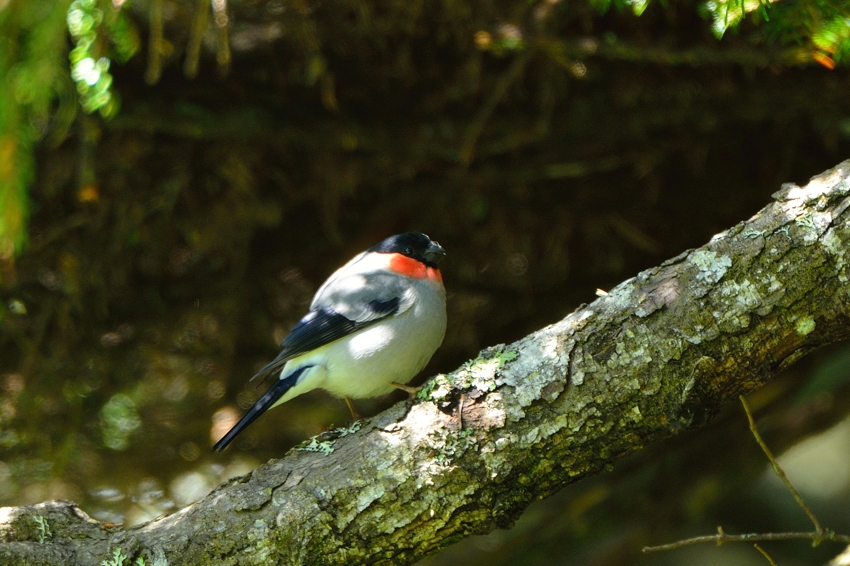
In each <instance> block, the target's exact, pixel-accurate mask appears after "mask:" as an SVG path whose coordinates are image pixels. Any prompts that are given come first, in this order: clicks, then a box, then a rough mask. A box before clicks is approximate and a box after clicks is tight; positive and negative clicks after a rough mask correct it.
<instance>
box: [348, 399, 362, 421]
mask: <svg viewBox="0 0 850 566" xmlns="http://www.w3.org/2000/svg"><path fill="white" fill-rule="evenodd" d="M343 399H345V404H346V405H348V410H349V411H351V418H352V419H354V420H355V421H359V420H363V417H361V416H360V415H359V414H358V413H357V409H355V408H354V403H352V402H351V398H350V397H348V396H347V395H346V396H345V397H343Z"/></svg>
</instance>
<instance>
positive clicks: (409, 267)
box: [388, 254, 443, 283]
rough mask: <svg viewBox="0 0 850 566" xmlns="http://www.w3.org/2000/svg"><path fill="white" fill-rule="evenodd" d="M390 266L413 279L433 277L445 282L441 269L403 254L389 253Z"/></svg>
mask: <svg viewBox="0 0 850 566" xmlns="http://www.w3.org/2000/svg"><path fill="white" fill-rule="evenodd" d="M388 263H389V266H388V267H389V268H390V269H392V270H393V271H395V272H396V273H400V274H401V275H404V276H406V277H411V278H413V279H431V280H433V281H439V282H440V283H442V282H443V275H442V274H441V273H440V270H439V269H435V268H433V267H428V266H427V265H425V264H424V263H422V262H421V261H418V260H415V259H413V258H410V257H407V256H406V255H402V254H389V262H388Z"/></svg>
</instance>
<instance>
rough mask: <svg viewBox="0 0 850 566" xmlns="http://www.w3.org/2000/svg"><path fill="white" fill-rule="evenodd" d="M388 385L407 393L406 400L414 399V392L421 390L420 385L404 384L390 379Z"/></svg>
mask: <svg viewBox="0 0 850 566" xmlns="http://www.w3.org/2000/svg"><path fill="white" fill-rule="evenodd" d="M390 385H392V386H393V387H395V388H396V389H401V390H402V391H404V392H406V393H407V395H408V400H413V399H415V398H416V394H417V393H419V391H421V390H422V386H421V385H420V386H419V387H413V386H412V385H406V384H404V383H399V382H397V381H390Z"/></svg>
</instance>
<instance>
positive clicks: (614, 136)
mask: <svg viewBox="0 0 850 566" xmlns="http://www.w3.org/2000/svg"><path fill="white" fill-rule="evenodd" d="M0 6H4V4H3V1H2V0H0ZM116 6H117V7H116ZM701 6H703V5H702V4H699V3H694V2H687V1H686V2H678V3H671V2H665V3H662V2H652V3H650V2H625V1H624V2H622V3H620V2H619V0H613V2H611V3H607V2H606V3H596V4H589V3H567V2H556V1H551V0H545V1H534V2H528V1H527V0H516V1H514V2H489V1H481V2H458V1H451V0H448V1H439V2H438V1H424V2H409V1H406V0H405V1H398V0H380V1H374V2H358V1H354V0H350V1H340V2H334V3H312V2H305V1H303V0H297V1H293V2H280V1H278V0H251V1H244V2H242V1H240V2H235V1H234V2H230V3H227V2H223V1H216V2H203V1H197V2H196V1H191V0H134V1H133V2H132V3H126V4H124V3H121V2H108V1H101V0H98V1H97V2H94V1H93V0H76V1H74V2H70V1H65V2H59V3H48V2H46V1H34V2H30V1H27V2H21V1H20V0H18V1H16V0H11V1H10V2H8V3H6V4H5V7H3V8H0V26H2V31H3V40H2V41H3V42H4V44H3V49H0V65H2V68H0V74H5V73H7V72H8V73H9V76H10V77H12V79H13V80H12V82H11V83H10V84H12V85H15V87H14V88H7V89H3V90H0V97H2V99H0V100H2V102H0V140H2V144H0V176H2V181H3V182H2V185H0V199H5V200H0V236H3V235H5V236H3V237H6V238H7V241H12V242H13V244H6V247H5V248H2V247H0V451H2V452H0V453H1V454H2V455H1V456H0V504H8V503H22V502H36V501H40V500H43V499H47V498H53V497H67V498H71V499H75V500H77V501H79V502H81V503H82V504H83V505H84V508H86V509H87V510H88V511H90V512H91V513H92V514H93V515H94V516H96V517H97V518H99V519H102V520H112V521H115V522H120V521H121V520H127V521H128V522H138V521H142V520H146V519H147V518H150V517H153V516H156V515H158V514H159V513H161V512H165V511H168V510H172V509H174V508H175V507H176V506H178V505H181V504H184V503H185V502H187V501H190V500H191V499H192V497H196V496H197V495H198V494H199V493H203V492H204V490H208V489H210V488H211V487H213V486H214V485H215V484H216V483H217V482H218V481H221V479H223V478H226V477H229V476H230V475H233V474H235V473H243V472H244V471H245V470H247V469H250V468H251V467H252V466H254V465H256V463H257V462H258V461H260V460H264V459H267V458H269V457H273V456H279V455H280V454H282V453H283V452H284V451H285V450H286V449H288V448H289V447H291V446H292V445H293V444H295V443H297V442H300V441H302V440H304V439H305V438H306V437H308V436H310V435H312V434H315V433H318V432H321V431H322V430H323V429H324V428H325V427H327V426H329V425H330V424H331V423H336V424H344V422H345V421H346V419H347V418H348V417H347V410H346V408H345V405H344V404H342V403H340V402H336V401H333V400H329V399H328V398H327V397H326V396H323V395H321V394H316V395H310V396H305V397H304V398H301V399H299V400H298V401H296V402H292V403H288V404H287V405H286V407H284V408H279V409H275V411H273V412H272V413H270V414H269V415H268V416H267V417H264V418H263V419H260V420H259V421H258V422H257V423H256V424H255V425H253V426H252V428H251V429H249V430H248V431H247V433H246V434H245V435H244V436H243V437H240V439H239V441H238V442H237V443H236V445H235V446H234V448H233V449H232V450H230V451H228V453H226V454H225V455H224V456H222V457H220V458H216V459H213V458H210V457H209V456H208V455H207V451H208V448H209V446H210V444H211V437H212V436H214V435H216V434H220V431H219V432H216V431H217V430H218V429H220V428H221V427H223V426H226V423H227V422H228V419H230V420H232V419H233V418H235V417H236V416H238V415H239V413H240V411H242V410H244V408H245V407H246V406H247V405H249V404H250V402H251V400H252V399H253V398H254V396H255V395H256V391H254V390H253V389H252V386H250V385H248V384H247V383H246V379H245V378H246V377H247V376H249V375H251V374H252V373H253V370H254V369H255V368H256V367H257V365H258V364H259V365H262V364H263V363H264V362H266V361H268V359H269V357H270V356H273V355H274V352H275V346H276V344H277V343H279V341H280V340H281V339H282V338H283V336H284V335H285V333H286V331H287V330H288V329H289V328H290V327H291V325H292V324H293V323H294V322H295V321H296V320H297V319H298V318H299V317H300V316H301V315H302V314H303V312H304V311H305V309H306V308H307V305H308V304H309V301H310V297H311V295H312V293H313V292H314V291H315V289H316V287H317V285H318V284H319V283H321V281H322V280H324V278H325V277H327V275H328V274H329V273H331V272H332V271H333V269H335V268H336V267H338V266H339V265H340V264H341V263H342V262H343V261H345V260H346V259H348V258H350V257H351V256H352V255H353V254H354V253H357V252H358V251H360V250H362V249H364V248H365V247H368V246H369V245H372V244H374V243H375V242H376V241H378V240H379V239H381V238H382V237H385V236H386V235H387V234H390V233H393V232H397V231H402V230H408V229H419V230H422V231H424V232H426V233H428V234H430V235H431V236H433V237H434V238H436V239H437V240H439V241H440V242H441V243H442V244H443V245H444V246H446V247H447V249H448V250H449V256H448V258H447V260H446V262H445V264H444V265H445V280H446V283H447V288H448V290H449V294H450V295H449V309H450V312H449V324H450V326H449V329H448V334H447V337H446V341H445V345H444V346H443V348H441V350H440V351H439V352H438V354H437V356H436V357H435V359H434V360H433V362H432V365H431V366H430V367H429V368H428V370H427V371H426V373H428V371H431V372H433V371H438V370H440V371H443V370H449V369H451V368H452V367H455V366H456V365H457V364H458V363H460V362H462V361H463V360H465V359H467V358H468V357H470V356H472V355H474V354H475V352H476V351H477V350H478V349H480V348H482V347H484V346H487V345H491V344H494V343H498V342H507V341H510V340H513V339H517V338H519V337H521V336H523V335H524V334H525V333H527V332H529V331H531V330H533V329H535V328H538V327H540V326H542V325H544V324H547V323H550V322H552V321H553V320H556V319H557V318H559V317H561V316H563V315H565V314H566V313H567V312H569V311H570V310H571V309H572V308H574V307H575V306H576V305H577V304H579V303H581V302H587V301H590V300H592V299H593V297H594V294H593V290H594V289H595V288H597V287H601V288H606V287H609V286H612V285H614V284H616V283H618V282H619V281H621V280H622V279H624V278H626V277H630V276H633V275H634V274H635V273H636V272H638V271H639V270H640V269H643V268H646V267H647V266H650V265H655V264H657V263H658V262H659V261H662V260H663V259H665V258H666V257H671V256H673V255H676V254H678V253H679V252H681V251H682V249H684V248H687V247H690V246H697V245H701V244H703V243H704V242H705V241H706V240H707V239H708V238H709V237H710V236H711V234H714V233H716V232H717V231H719V230H722V229H725V228H727V227H729V226H731V225H733V224H734V223H736V222H738V221H740V220H742V219H743V218H746V217H747V216H749V215H750V214H751V213H752V212H754V211H755V210H756V209H758V208H760V207H761V206H763V205H764V204H765V203H766V202H767V201H768V199H769V195H770V194H771V193H772V192H774V191H775V190H776V189H777V188H778V187H779V184H780V183H782V182H787V181H790V180H794V181H797V182H802V181H804V180H805V178H806V177H807V176H808V175H811V174H814V173H818V172H820V171H822V170H823V169H826V168H827V167H830V166H833V165H835V163H837V162H838V161H839V160H841V159H843V158H845V157H846V155H847V154H848V153H850V98H848V97H847V96H846V93H847V92H848V89H850V77H848V74H847V71H846V70H844V69H842V68H840V67H839V68H836V70H835V71H833V72H831V73H830V72H827V71H826V70H825V68H824V66H823V64H824V60H823V58H822V57H821V58H820V59H818V57H820V55H822V54H826V55H827V56H828V57H831V58H832V59H831V60H834V61H835V62H836V64H838V65H841V64H843V62H844V60H843V59H842V58H841V57H840V56H839V55H838V53H839V51H840V50H839V49H835V50H833V51H830V49H832V48H827V47H823V48H822V47H819V46H820V45H821V43H816V42H815V40H814V39H812V38H813V37H814V35H813V34H814V32H815V31H817V30H820V31H823V30H825V29H827V27H826V26H825V25H824V26H821V23H824V22H826V19H824V18H825V16H823V14H826V10H827V9H832V8H829V7H823V6H820V7H819V5H818V4H817V2H816V0H807V1H806V2H803V3H795V4H788V5H787V6H786V5H785V4H783V3H775V4H770V6H767V5H765V6H764V10H765V11H764V12H762V11H761V9H758V6H751V5H750V4H749V3H746V4H745V6H744V8H746V10H745V11H746V12H747V13H748V14H750V15H749V16H748V17H746V18H737V19H736V17H735V16H734V10H735V9H737V8H736V7H739V6H740V3H739V2H736V1H732V2H730V3H728V4H724V5H723V6H720V5H712V6H714V7H713V8H711V7H707V5H705V6H706V7H705V8H701ZM807 6H808V8H806V7H807ZM830 6H832V7H834V8H835V9H836V10H837V11H836V14H838V13H839V12H840V10H839V8H841V6H843V5H842V4H831V5H830ZM726 8H728V9H726ZM806 9H807V10H809V11H808V12H807V13H808V14H809V16H808V17H809V19H805V18H798V17H797V16H799V14H800V13H802V11H804V10H806ZM700 10H702V12H700ZM783 10H787V12H783ZM794 10H800V11H801V12H800V13H798V12H795V11H794ZM634 12H637V13H642V15H641V17H640V18H635V17H633V15H632V14H633V13H634ZM765 13H766V14H767V15H768V16H769V18H770V21H769V22H763V21H762V20H761V18H763V17H764V14H765ZM784 13H788V14H789V16H788V17H787V18H783V17H782V16H781V14H784ZM700 14H701V15H702V16H703V17H705V18H712V19H713V21H714V22H715V24H716V23H717V22H718V21H721V20H720V18H722V21H723V28H722V29H723V30H724V31H726V29H727V28H728V27H729V26H731V25H733V24H735V25H737V27H736V28H735V30H734V33H732V32H727V33H725V35H724V36H723V38H722V41H720V42H718V41H717V39H716V37H715V35H714V34H713V33H712V32H717V30H718V28H717V27H716V26H715V28H711V26H710V24H708V23H707V21H706V20H705V19H701V18H700ZM795 14H796V15H795ZM795 18H796V19H795ZM819 22H820V23H819ZM783 23H784V25H785V26H786V28H787V29H785V31H782V30H780V29H779V28H778V27H776V28H775V27H773V26H780V25H782V24H783ZM774 29H775V30H777V31H776V32H775V33H774V32H773V31H769V30H774ZM48 32H49V33H48ZM833 33H834V34H835V37H836V38H838V39H837V40H835V41H837V42H839V43H840V41H843V40H841V37H844V36H842V35H841V33H842V32H841V30H840V29H838V30H837V31H834V32H833ZM794 34H796V36H795V35H794ZM142 43H144V49H142ZM822 43H823V42H822ZM827 43H828V42H827ZM827 43H823V45H827ZM833 43H834V44H835V45H838V43H835V42H833ZM7 46H8V47H9V48H8V49H7V48H6V47H7ZM66 50H68V51H70V53H68V52H66ZM133 53H140V54H141V53H144V56H142V55H136V56H135V57H134V56H133ZM69 61H70V63H69ZM101 61H103V62H101ZM106 61H110V63H107V62H106ZM816 61H819V62H820V63H821V64H813V63H814V62H816ZM72 70H73V71H74V77H75V79H76V82H75V80H74V79H72V78H71V72H72ZM75 87H76V88H75ZM78 89H79V90H78ZM119 94H120V102H121V108H120V111H118V112H117V113H115V111H116V109H118V100H119V99H118V95H119ZM78 102H79V104H81V105H82V107H83V108H84V110H85V111H84V112H79V113H78V112H76V108H77V104H78ZM98 105H100V106H98ZM110 115H111V116H113V117H112V118H111V119H109V120H105V119H104V116H110ZM39 140H44V142H45V143H41V144H38V141H39ZM33 151H35V152H37V153H36V155H37V159H34V158H33ZM36 171H37V174H36ZM7 180H11V181H13V182H11V183H7V182H6V181H7ZM27 186H31V188H32V189H31V191H30V196H29V199H30V200H29V201H28V200H26V198H27V197H26V187H27ZM9 195H12V196H9ZM7 202H9V203H11V204H5V203H7ZM30 207H31V208H32V213H31V215H30V218H31V220H30V223H31V224H30V230H29V234H30V244H29V246H28V247H27V248H26V249H25V250H24V252H23V253H21V254H20V255H19V256H18V257H17V259H16V260H15V263H14V264H12V263H11V258H12V255H13V253H14V252H13V250H14V249H18V250H20V249H21V245H22V242H23V240H22V239H21V238H22V236H21V235H22V234H23V233H24V232H23V230H24V221H25V220H26V218H27V213H28V211H29V209H30ZM9 218H11V219H12V220H9ZM15 219H17V220H15ZM15 222H16V223H15ZM10 234H11V235H12V236H9V235H10ZM9 238H12V239H11V240H9ZM838 371H840V369H839V370H838ZM800 379H802V378H800ZM840 382H841V381H840V379H838V380H836V382H835V383H840ZM391 400H392V399H391ZM382 402H383V403H386V402H387V401H377V402H374V403H370V402H365V403H363V404H362V405H361V404H359V403H358V407H359V408H360V410H361V412H362V413H363V414H370V413H372V412H374V411H375V410H377V408H379V407H380V406H381V403H382ZM801 420H802V419H801ZM222 423H224V424H222ZM789 429H790V430H789V432H788V435H787V436H788V437H789V438H790V437H792V436H793V431H794V430H798V429H795V428H794V427H789ZM658 465H659V466H661V467H663V466H664V465H665V464H664V462H663V461H661V462H659V463H658ZM671 465H672V464H671ZM692 467H693V468H698V467H699V466H698V465H696V464H692ZM668 476H670V477H678V476H677V474H676V473H675V472H671V473H668ZM660 477H663V474H662V476H660ZM680 481H681V483H685V479H684V478H682V479H681V480H680ZM659 489H660V488H659ZM636 491H637V490H636ZM705 491H706V492H711V490H705ZM646 497H647V498H648V502H647V501H643V503H644V504H645V505H646V506H647V507H648V506H650V505H651V503H652V501H651V494H649V495H647V496H646ZM627 503H628V501H625V500H624V505H625V504H627ZM696 507H699V508H700V509H702V508H703V507H700V506H696ZM704 507H708V506H707V505H706V506H704ZM571 512H574V513H576V514H579V511H575V510H574V511H571ZM694 513H695V514H698V513H697V512H696V511H694ZM673 515H675V514H673ZM664 520H665V521H669V522H676V521H680V520H681V517H676V516H672V517H667V518H665V519H664ZM575 524H576V525H579V526H580V525H581V521H578V522H576V523H575ZM553 538H558V537H556V536H554V535H553ZM587 563H590V562H587Z"/></svg>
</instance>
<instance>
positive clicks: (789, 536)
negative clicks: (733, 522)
mask: <svg viewBox="0 0 850 566" xmlns="http://www.w3.org/2000/svg"><path fill="white" fill-rule="evenodd" d="M739 398H740V399H741V404H742V405H743V406H744V412H745V413H746V414H747V420H748V421H749V423H750V432H751V433H752V434H753V437H754V438H755V439H756V442H758V445H759V446H760V447H761V449H762V452H764V455H765V456H767V459H768V460H769V461H770V464H771V465H772V466H773V471H774V472H776V475H777V476H779V478H780V479H781V480H782V482H783V483H784V484H785V487H787V488H788V491H790V492H791V495H793V496H794V499H795V500H796V501H797V504H798V505H799V506H800V507H801V508H802V509H803V511H805V513H806V515H808V516H809V519H811V521H812V523H813V524H814V526H815V530H814V532H794V533H748V534H743V535H729V534H726V532H725V531H724V530H723V527H717V534H715V535H704V536H699V537H693V538H688V539H684V540H680V541H676V542H672V543H670V544H662V545H659V546H645V547H644V548H643V552H658V551H661V550H673V549H674V548H681V547H683V546H688V545H691V544H699V543H703V542H714V543H716V544H717V545H718V546H720V545H721V544H723V543H724V542H739V541H748V542H755V541H768V540H811V541H812V546H817V545H819V544H820V543H821V542H823V541H825V540H828V541H832V542H841V543H845V544H848V543H850V535H839V534H836V533H835V532H833V531H831V530H829V529H825V528H823V525H821V523H820V521H819V520H818V518H817V517H815V514H814V513H812V510H811V509H809V506H808V505H806V502H805V501H803V498H802V497H801V496H800V494H799V493H798V492H797V490H796V489H795V488H794V486H793V485H792V484H791V481H790V480H789V479H788V476H786V475H785V472H784V471H783V470H782V468H781V467H780V466H779V464H778V463H777V461H776V458H774V457H773V453H772V452H771V451H770V448H768V447H767V444H765V442H764V440H763V439H762V437H761V434H759V431H758V429H757V428H756V422H755V419H753V413H752V411H750V406H749V404H748V403H747V400H746V399H744V396H743V395H742V396H740V397H739ZM755 547H756V550H758V551H759V552H761V553H762V555H763V556H764V557H765V558H767V560H768V561H769V562H770V564H771V565H772V566H776V562H775V561H774V560H773V558H771V557H770V555H769V554H768V553H767V552H766V551H765V550H764V549H763V548H761V547H760V546H759V545H757V544H756V545H755Z"/></svg>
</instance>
